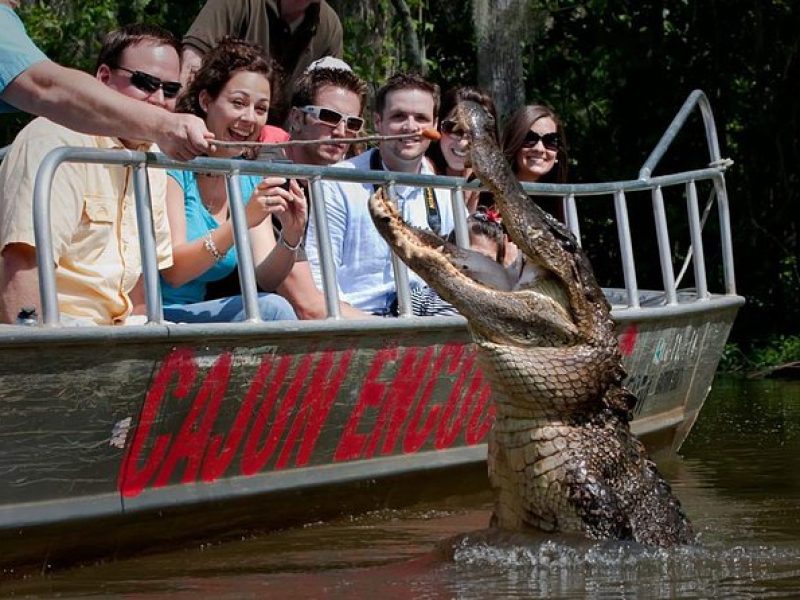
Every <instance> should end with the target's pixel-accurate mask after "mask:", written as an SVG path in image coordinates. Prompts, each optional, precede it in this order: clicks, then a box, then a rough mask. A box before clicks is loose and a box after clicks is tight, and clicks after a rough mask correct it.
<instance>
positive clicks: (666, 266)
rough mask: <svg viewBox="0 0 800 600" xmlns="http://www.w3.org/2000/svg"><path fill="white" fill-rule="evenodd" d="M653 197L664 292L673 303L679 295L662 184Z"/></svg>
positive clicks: (655, 189)
mask: <svg viewBox="0 0 800 600" xmlns="http://www.w3.org/2000/svg"><path fill="white" fill-rule="evenodd" d="M652 199H653V218H654V219H655V224H656V240H657V241H658V260H659V262H660V263H661V279H662V281H663V282H664V292H665V293H666V294H667V304H669V305H673V304H677V303H678V295H677V294H676V293H675V271H674V269H673V268H672V252H671V251H670V247H669V229H668V228H667V213H666V211H665V210H664V194H663V192H662V191H661V186H657V187H655V188H653V192H652Z"/></svg>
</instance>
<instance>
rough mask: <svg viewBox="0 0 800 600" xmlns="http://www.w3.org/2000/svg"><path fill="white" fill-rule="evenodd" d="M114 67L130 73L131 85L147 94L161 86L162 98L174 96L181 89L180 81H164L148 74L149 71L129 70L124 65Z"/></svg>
mask: <svg viewBox="0 0 800 600" xmlns="http://www.w3.org/2000/svg"><path fill="white" fill-rule="evenodd" d="M114 68H115V69H119V70H120V71H127V72H128V73H130V74H131V83H132V84H133V86H134V87H137V88H139V89H140V90H142V91H143V92H147V93H148V94H152V93H153V92H155V91H157V90H158V88H161V89H162V90H164V98H174V97H175V96H177V95H178V93H179V92H180V91H181V82H180V81H164V80H163V79H159V78H158V77H155V76H153V75H150V74H149V73H143V72H142V71H131V70H130V69H127V68H125V67H114Z"/></svg>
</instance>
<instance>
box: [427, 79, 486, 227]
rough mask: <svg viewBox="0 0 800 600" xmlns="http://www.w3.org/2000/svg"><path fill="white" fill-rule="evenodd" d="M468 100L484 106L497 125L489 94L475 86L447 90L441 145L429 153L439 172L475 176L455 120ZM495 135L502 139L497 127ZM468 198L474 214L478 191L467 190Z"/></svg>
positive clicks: (442, 109) (441, 116) (442, 110)
mask: <svg viewBox="0 0 800 600" xmlns="http://www.w3.org/2000/svg"><path fill="white" fill-rule="evenodd" d="M465 100H471V101H472V102H477V103H478V104H481V105H483V107H484V108H485V109H486V110H487V111H488V112H489V114H490V115H492V116H493V117H494V119H495V127H496V124H497V110H496V109H495V106H494V101H493V100H492V98H491V97H490V96H489V94H487V93H486V92H484V91H483V90H480V89H478V88H474V87H456V88H451V89H449V90H448V91H447V92H445V93H444V94H443V95H442V103H441V105H440V107H439V133H441V134H442V137H441V139H440V140H439V143H438V144H431V145H430V148H428V152H427V156H428V158H429V159H430V161H431V162H432V163H433V168H434V170H435V171H436V173H437V174H438V175H452V176H454V177H464V178H466V179H470V178H471V177H472V169H469V168H467V167H466V166H465V164H464V162H465V159H466V156H467V140H466V138H465V137H464V132H463V131H462V130H461V128H460V127H459V125H458V124H457V123H456V121H455V113H456V105H457V104H458V103H459V102H463V101H465ZM495 137H497V138H499V135H498V134H497V131H496V130H495ZM464 201H465V202H466V205H467V210H468V211H469V214H472V213H474V212H475V209H476V208H477V206H478V192H475V191H472V192H466V193H465V194H464Z"/></svg>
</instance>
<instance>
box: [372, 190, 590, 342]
mask: <svg viewBox="0 0 800 600" xmlns="http://www.w3.org/2000/svg"><path fill="white" fill-rule="evenodd" d="M369 209H370V214H371V215H372V220H373V222H374V223H375V227H376V228H377V229H378V231H379V232H380V234H381V235H382V236H383V237H384V239H386V241H387V242H388V244H389V246H390V247H391V248H392V249H393V250H394V252H395V253H396V254H397V255H398V256H399V257H400V259H401V260H402V261H403V262H405V263H406V264H407V265H408V266H409V267H410V268H411V269H412V270H414V271H415V272H416V273H417V274H419V275H420V276H421V277H422V278H423V279H424V280H425V281H426V282H427V283H428V284H429V285H430V286H431V287H432V288H433V289H434V290H436V292H437V293H438V294H439V295H440V296H441V297H442V298H444V299H445V300H447V301H448V302H450V303H451V304H453V305H454V306H455V307H456V308H457V309H458V311H459V312H460V313H461V314H462V315H463V316H464V317H466V318H467V320H468V321H469V323H470V327H472V328H473V329H476V330H480V331H481V332H482V333H483V334H484V335H486V336H487V337H489V338H490V339H493V340H496V341H503V342H505V343H510V344H514V345H518V346H531V345H539V344H547V345H556V346H562V345H571V344H574V343H577V342H578V341H579V336H578V330H577V328H576V326H575V325H574V324H573V323H572V320H571V318H570V315H569V313H568V311H567V310H565V309H564V307H563V306H562V305H561V304H559V303H558V302H557V301H555V300H554V299H553V298H551V297H549V296H547V295H544V294H541V293H537V292H535V291H532V290H520V291H509V290H508V289H497V288H496V287H491V286H489V285H486V284H484V283H481V282H478V281H475V280H474V279H472V278H471V277H469V276H468V275H467V274H466V272H468V271H469V270H468V269H463V268H459V267H463V260H462V258H461V257H463V256H464V254H463V253H464V252H465V251H463V250H461V251H460V252H461V254H459V252H456V251H455V250H454V247H453V246H452V245H451V244H447V243H446V242H444V241H443V240H442V239H441V238H439V237H438V236H436V235H434V234H433V233H430V232H427V231H423V230H420V229H417V228H412V227H409V226H408V225H407V224H406V223H405V222H404V221H403V219H402V217H401V216H400V214H399V213H398V211H397V209H396V208H395V206H394V204H393V203H392V202H391V201H389V200H388V198H387V197H386V194H385V193H384V192H383V190H378V191H377V192H376V193H375V194H374V195H373V196H372V198H370V201H369ZM455 257H459V258H455ZM454 263H455V264H454ZM457 265H458V266H457Z"/></svg>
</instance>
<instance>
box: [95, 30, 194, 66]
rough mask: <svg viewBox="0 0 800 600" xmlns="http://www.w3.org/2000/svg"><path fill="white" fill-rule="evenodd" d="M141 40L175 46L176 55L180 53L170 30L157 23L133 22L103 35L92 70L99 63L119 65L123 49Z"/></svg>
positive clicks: (178, 45)
mask: <svg viewBox="0 0 800 600" xmlns="http://www.w3.org/2000/svg"><path fill="white" fill-rule="evenodd" d="M142 42H153V43H156V44H158V45H160V46H170V47H172V48H175V52H177V53H178V57H180V55H181V42H180V40H178V38H176V37H175V36H174V35H173V34H172V32H170V31H167V30H166V29H164V28H163V27H159V26H158V25H150V24H147V23H134V24H132V25H123V26H122V27H120V28H119V29H114V30H113V31H109V32H108V33H107V34H106V35H105V37H104V38H103V45H102V46H101V47H100V54H99V55H98V56H97V64H96V65H95V67H94V70H95V71H97V69H99V68H100V65H108V66H109V67H119V66H120V64H119V61H120V59H121V58H122V53H123V52H125V49H126V48H128V47H129V46H133V45H135V44H140V43H142Z"/></svg>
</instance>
